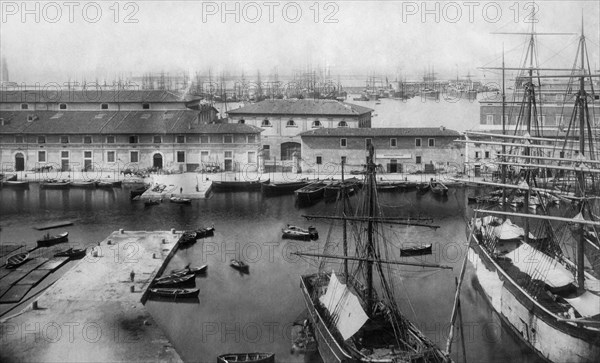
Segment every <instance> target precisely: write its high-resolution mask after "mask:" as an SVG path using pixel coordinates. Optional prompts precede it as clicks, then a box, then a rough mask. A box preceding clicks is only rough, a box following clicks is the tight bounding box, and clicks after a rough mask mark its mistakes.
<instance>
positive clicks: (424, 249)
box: [400, 243, 431, 257]
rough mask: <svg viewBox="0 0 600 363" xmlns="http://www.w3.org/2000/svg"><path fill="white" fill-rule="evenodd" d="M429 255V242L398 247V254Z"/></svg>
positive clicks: (404, 255)
mask: <svg viewBox="0 0 600 363" xmlns="http://www.w3.org/2000/svg"><path fill="white" fill-rule="evenodd" d="M424 255H431V243H428V244H426V245H420V246H407V247H402V248H400V256H402V257H407V256H424Z"/></svg>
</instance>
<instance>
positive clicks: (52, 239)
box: [37, 232, 69, 247]
mask: <svg viewBox="0 0 600 363" xmlns="http://www.w3.org/2000/svg"><path fill="white" fill-rule="evenodd" d="M68 236H69V232H64V233H61V234H57V235H56V236H51V235H50V234H49V233H46V235H45V236H44V237H43V238H42V239H38V240H37V245H38V247H47V246H52V245H55V244H57V243H63V242H67V240H68V239H69V238H68Z"/></svg>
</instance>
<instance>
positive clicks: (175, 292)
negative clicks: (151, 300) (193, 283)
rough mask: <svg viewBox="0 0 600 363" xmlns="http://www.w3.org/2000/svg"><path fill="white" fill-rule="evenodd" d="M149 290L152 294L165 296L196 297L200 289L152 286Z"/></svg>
mask: <svg viewBox="0 0 600 363" xmlns="http://www.w3.org/2000/svg"><path fill="white" fill-rule="evenodd" d="M150 292H151V293H152V295H154V296H160V297H166V298H172V299H177V298H188V299H189V298H197V297H198V294H199V293H200V289H198V288H194V289H170V288H152V289H150Z"/></svg>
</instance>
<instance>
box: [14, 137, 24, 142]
mask: <svg viewBox="0 0 600 363" xmlns="http://www.w3.org/2000/svg"><path fill="white" fill-rule="evenodd" d="M23 141H24V138H23V135H17V136H15V144H22V143H23Z"/></svg>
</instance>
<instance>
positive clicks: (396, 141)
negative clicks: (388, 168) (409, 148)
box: [390, 139, 398, 147]
mask: <svg viewBox="0 0 600 363" xmlns="http://www.w3.org/2000/svg"><path fill="white" fill-rule="evenodd" d="M396 146H398V140H397V139H390V147H396Z"/></svg>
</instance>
